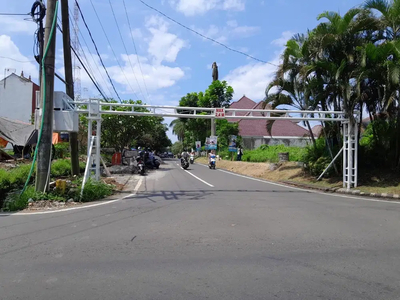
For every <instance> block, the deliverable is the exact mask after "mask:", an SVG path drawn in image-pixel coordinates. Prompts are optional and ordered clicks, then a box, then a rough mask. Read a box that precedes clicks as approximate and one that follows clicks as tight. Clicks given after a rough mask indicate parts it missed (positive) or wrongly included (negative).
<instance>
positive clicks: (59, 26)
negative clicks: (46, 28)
mask: <svg viewBox="0 0 400 300" xmlns="http://www.w3.org/2000/svg"><path fill="white" fill-rule="evenodd" d="M69 20H71V18H70V19H69ZM58 21H59V22H61V19H60V17H58ZM57 28H58V30H59V31H60V32H61V33H62V34H63V30H62V27H61V25H60V24H59V23H58V24H57ZM78 43H79V40H78ZM79 45H80V43H79ZM71 46H73V45H72V44H71ZM80 46H81V45H80ZM77 52H78V51H77ZM82 54H83V59H82V60H85V61H86V64H87V68H88V69H89V72H91V74H93V75H92V76H93V80H94V81H95V82H96V83H97V85H98V86H99V88H100V84H99V82H98V80H97V79H96V76H95V74H94V72H93V70H92V68H91V65H90V62H89V60H88V59H87V57H86V55H85V52H82ZM103 93H104V90H103ZM104 94H105V93H104Z"/></svg>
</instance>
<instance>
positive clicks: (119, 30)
mask: <svg viewBox="0 0 400 300" xmlns="http://www.w3.org/2000/svg"><path fill="white" fill-rule="evenodd" d="M108 2H109V3H110V7H111V11H112V14H113V16H114V20H115V24H117V29H118V32H119V36H120V37H121V41H122V45H123V46H124V49H125V52H126V56H127V57H128V61H129V64H130V66H131V69H132V72H133V75H134V76H135V80H136V83H137V85H138V87H139V90H140V93H141V94H142V96H143V98H145V96H144V94H143V92H142V88H141V87H140V84H139V81H138V79H137V77H136V73H135V70H134V69H133V65H132V61H131V58H130V56H129V53H128V50H127V49H126V45H125V42H124V38H123V37H122V33H121V29H120V28H119V25H118V21H117V17H116V16H115V12H114V8H113V6H112V4H111V0H108Z"/></svg>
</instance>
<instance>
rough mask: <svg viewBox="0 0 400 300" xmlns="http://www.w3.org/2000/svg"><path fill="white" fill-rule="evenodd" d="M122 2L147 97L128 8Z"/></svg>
mask: <svg viewBox="0 0 400 300" xmlns="http://www.w3.org/2000/svg"><path fill="white" fill-rule="evenodd" d="M122 2H123V3H124V8H125V14H126V19H127V20H128V26H129V32H130V36H131V39H132V43H133V47H134V49H135V53H136V58H137V61H138V64H139V69H140V73H141V74H142V79H143V83H144V87H145V88H146V93H147V97H149V91H148V89H147V84H146V81H145V80H144V75H143V70H142V64H141V63H140V59H139V55H138V51H137V49H136V43H135V39H134V38H133V32H132V27H131V22H130V21H129V16H128V10H127V9H126V5H125V0H122Z"/></svg>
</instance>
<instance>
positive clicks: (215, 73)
mask: <svg viewBox="0 0 400 300" xmlns="http://www.w3.org/2000/svg"><path fill="white" fill-rule="evenodd" d="M212 78H213V82H214V81H216V80H218V66H217V63H216V62H214V63H213V64H212ZM211 136H215V119H214V118H212V119H211Z"/></svg>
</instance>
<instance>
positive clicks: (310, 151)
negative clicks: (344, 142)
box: [303, 139, 342, 177]
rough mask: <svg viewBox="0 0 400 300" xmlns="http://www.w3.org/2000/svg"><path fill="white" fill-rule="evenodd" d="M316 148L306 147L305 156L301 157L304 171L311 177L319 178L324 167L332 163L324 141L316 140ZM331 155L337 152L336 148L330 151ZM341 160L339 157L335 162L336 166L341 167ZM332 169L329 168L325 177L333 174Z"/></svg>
mask: <svg viewBox="0 0 400 300" xmlns="http://www.w3.org/2000/svg"><path fill="white" fill-rule="evenodd" d="M316 144H317V145H316V147H314V146H308V147H307V148H306V152H305V155H304V157H303V162H304V163H305V165H306V170H307V171H308V172H309V173H310V174H311V175H313V176H319V175H321V173H322V172H323V171H324V170H325V168H326V167H328V165H329V164H330V162H331V161H332V157H331V155H330V153H329V151H328V147H327V145H326V141H325V139H318V140H317V141H316ZM332 151H333V155H336V153H337V152H338V151H339V149H338V147H334V148H333V149H332ZM341 162H342V159H341V158H340V157H339V158H338V159H337V160H336V165H337V166H341ZM334 170H335V169H334V168H333V167H331V168H330V169H329V170H328V171H327V173H325V176H328V177H329V176H331V175H333V174H334Z"/></svg>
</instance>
